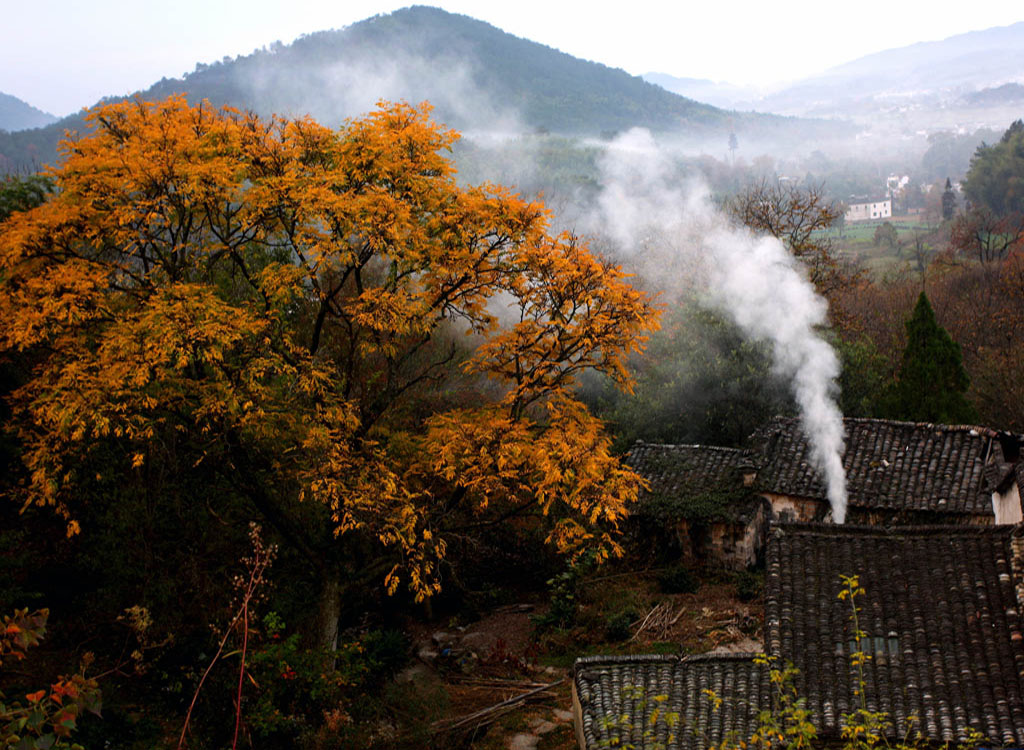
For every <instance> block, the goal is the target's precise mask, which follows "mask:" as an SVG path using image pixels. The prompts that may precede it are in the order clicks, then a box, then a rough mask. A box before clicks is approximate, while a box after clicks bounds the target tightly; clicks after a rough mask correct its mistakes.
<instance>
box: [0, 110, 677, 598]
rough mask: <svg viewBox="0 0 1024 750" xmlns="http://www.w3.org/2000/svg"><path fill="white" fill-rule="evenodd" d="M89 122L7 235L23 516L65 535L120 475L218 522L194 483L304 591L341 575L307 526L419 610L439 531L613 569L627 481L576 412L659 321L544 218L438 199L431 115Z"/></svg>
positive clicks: (531, 207) (498, 202)
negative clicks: (472, 529)
mask: <svg viewBox="0 0 1024 750" xmlns="http://www.w3.org/2000/svg"><path fill="white" fill-rule="evenodd" d="M88 122H89V123H90V125H91V127H92V130H91V132H89V133H88V134H85V135H82V136H80V137H76V138H72V139H71V140H67V141H65V142H64V143H63V144H62V147H61V152H62V157H63V160H62V163H61V165H60V166H59V167H58V168H56V169H53V170H52V171H51V175H50V176H51V177H52V179H53V180H54V181H55V183H56V185H57V192H56V194H55V195H54V196H52V197H51V198H50V199H49V200H48V201H46V202H45V203H44V204H43V205H41V206H39V207H38V208H35V209H33V210H30V211H26V212H19V213H15V214H14V215H13V216H12V217H11V218H10V219H8V220H7V221H6V222H4V223H3V224H2V225H0V289H2V293H0V321H2V323H0V353H2V354H3V355H4V356H7V357H11V356H18V357H21V358H24V360H25V361H27V362H28V363H29V365H30V366H29V370H28V372H27V373H26V376H25V378H24V381H23V383H22V384H21V385H20V386H19V387H18V388H17V389H16V390H14V391H13V392H12V394H11V395H10V401H11V403H12V404H13V406H14V417H13V418H12V425H13V429H14V431H15V433H16V436H17V440H18V441H19V444H20V451H21V454H20V455H21V459H22V462H23V464H24V480H23V482H22V483H21V486H20V488H19V495H20V497H21V500H22V502H23V503H24V504H25V506H29V505H42V506H50V507H52V508H54V509H56V511H57V512H58V513H60V514H61V515H62V516H63V517H64V518H65V519H66V520H67V531H68V534H69V535H73V534H76V533H78V532H80V531H81V529H80V526H79V521H78V512H79V510H80V509H81V508H82V507H83V505H84V504H87V503H90V502H91V503H96V502H99V501H100V500H101V499H102V500H104V501H111V500H110V499H111V498H114V497H116V494H117V493H116V492H115V491H114V489H115V488H116V487H117V486H118V485H119V484H120V483H122V482H123V481H124V478H125V477H145V478H146V482H147V490H146V491H147V492H149V493H151V494H154V495H156V496H157V499H159V493H158V492H157V491H156V489H155V488H156V487H158V486H162V485H159V483H158V482H157V478H160V479H159V481H160V482H163V483H164V484H166V485H172V484H173V485H174V486H175V487H176V488H177V489H176V492H177V493H178V495H179V496H180V495H181V494H182V493H184V494H185V501H187V502H188V501H190V502H195V503H200V502H205V503H213V504H216V502H217V498H216V497H209V496H207V497H203V496H202V494H203V493H202V489H201V488H202V487H203V485H204V482H206V481H214V480H215V481H217V482H218V483H220V484H221V485H223V486H226V487H229V488H231V490H232V491H233V492H235V493H236V494H237V495H238V496H239V497H241V498H244V500H245V502H247V503H249V504H250V507H251V508H252V509H253V512H254V513H255V514H256V515H257V516H261V517H262V518H263V519H264V520H265V521H266V522H268V523H270V524H271V525H272V526H273V527H274V528H276V529H277V531H278V532H279V534H280V535H281V536H282V538H284V539H285V540H286V541H288V542H289V543H290V544H291V545H292V546H293V547H294V548H295V549H297V550H300V551H301V552H302V553H304V554H305V555H306V556H307V557H308V559H309V562H310V564H311V565H313V566H314V567H316V568H317V569H318V570H319V572H320V574H321V575H323V576H326V577H332V576H334V577H337V576H340V575H342V568H341V567H340V566H341V564H342V563H341V562H337V561H343V560H345V559H346V555H338V554H334V555H329V556H324V555H323V554H321V548H318V547H317V546H316V545H317V544H320V543H321V542H322V538H323V534H322V533H321V532H322V531H323V530H322V529H315V528H313V529H311V528H310V527H309V525H308V520H309V518H310V516H314V517H317V518H319V516H318V515H317V514H318V513H320V515H323V516H324V519H327V518H328V517H329V524H330V527H331V528H330V532H331V533H330V534H328V536H332V535H333V537H334V538H335V541H334V545H335V546H336V547H341V548H343V549H347V550H348V551H349V552H351V551H352V550H356V549H358V550H360V555H361V557H358V556H357V559H354V560H352V561H350V562H349V563H348V564H351V565H355V564H360V563H361V564H364V565H365V564H368V563H367V555H369V560H373V561H376V563H375V564H374V565H373V566H371V569H372V570H379V576H380V577H381V578H384V579H386V585H387V588H388V589H389V591H392V592H393V591H395V590H396V589H397V587H398V586H399V585H400V581H403V582H404V584H405V585H408V586H409V588H410V589H411V590H412V591H413V592H414V594H415V595H416V596H417V598H422V597H426V596H429V595H430V594H432V593H433V592H435V591H437V589H438V585H439V584H438V578H437V570H438V568H437V565H438V561H439V560H440V559H441V558H443V556H444V554H445V549H446V529H447V528H448V526H449V525H451V524H452V523H453V520H452V519H454V518H466V517H470V518H477V519H489V518H490V519H501V518H504V517H506V516H511V515H515V514H517V513H522V512H527V511H530V512H533V513H534V515H535V516H536V517H537V519H538V523H541V524H546V526H547V531H546V532H545V533H546V535H547V538H548V540H549V541H550V542H551V543H552V544H553V545H555V546H556V547H557V548H558V549H559V550H561V551H564V552H572V551H575V550H579V549H581V548H582V547H584V546H592V547H596V548H599V549H601V550H602V554H607V553H608V552H609V551H611V550H614V549H616V543H615V540H614V534H613V532H614V529H615V527H616V525H617V523H618V521H619V519H620V518H621V517H622V516H623V515H624V513H625V512H626V507H627V505H628V503H629V502H630V501H631V500H633V499H634V498H635V496H636V493H637V490H638V481H639V480H638V478H637V477H636V475H635V474H633V473H632V472H631V471H629V470H628V469H626V468H625V467H623V466H621V465H620V464H619V462H618V460H617V459H616V458H615V457H613V456H612V455H611V453H610V440H609V439H608V437H607V436H606V435H605V433H604V431H603V428H602V425H601V423H600V422H599V421H597V420H596V419H594V418H593V417H592V416H591V415H590V414H589V413H588V412H587V410H586V408H585V407H584V406H583V405H582V404H581V403H580V402H578V401H577V400H576V399H574V398H573V396H572V391H571V386H572V385H573V383H574V382H575V379H576V377H577V375H578V374H579V373H580V372H582V371H583V370H586V369H595V370H598V371H601V372H604V373H606V374H607V375H609V376H610V377H611V378H613V379H614V380H615V381H616V382H617V383H619V384H620V385H621V386H622V387H625V388H629V387H630V382H629V376H628V375H627V372H626V370H625V367H624V360H625V358H626V357H627V356H628V355H629V354H630V353H631V352H636V351H638V350H639V349H640V348H641V347H642V345H643V341H644V337H645V333H646V332H647V331H650V330H652V329H653V328H655V327H656V325H657V323H656V319H657V311H656V309H655V308H654V307H653V305H652V303H651V301H650V300H649V299H648V298H646V297H645V296H644V295H643V294H642V293H640V292H639V291H637V290H635V289H634V288H633V287H632V286H630V285H629V283H628V282H627V279H626V278H625V277H624V274H623V273H622V271H621V270H619V269H618V268H617V267H615V266H614V265H612V264H610V263H609V262H606V261H604V260H602V259H600V258H598V257H596V256H594V255H593V254H592V253H591V252H589V250H588V249H587V247H586V245H585V243H583V242H582V241H580V240H579V239H578V238H576V237H573V236H570V235H558V236H552V235H550V234H549V233H548V232H547V222H548V216H547V213H546V212H545V210H544V208H543V207H542V206H541V205H539V204H537V203H530V202H526V201H523V200H521V199H520V198H519V197H517V196H516V195H513V194H512V193H511V192H509V191H508V190H507V189H504V188H501V187H496V186H483V187H467V188H461V187H459V186H457V185H456V182H455V178H454V168H453V167H452V164H451V162H450V161H449V159H448V158H447V157H446V156H445V154H444V152H445V151H446V150H448V149H449V148H450V146H451V145H452V143H453V142H454V141H455V139H456V138H457V135H456V134H455V133H454V132H452V131H449V130H445V129H443V128H441V127H439V126H437V125H435V124H433V123H432V122H431V121H430V118H429V106H427V105H421V106H410V105H406V104H393V105H382V106H381V108H379V109H378V110H376V111H374V112H372V113H371V114H369V115H367V116H365V117H363V118H360V119H356V120H353V121H349V122H347V123H346V124H345V126H344V127H342V128H341V129H339V130H332V129H329V128H326V127H322V126H320V125H318V124H317V123H315V122H313V121H311V120H309V119H298V120H287V119H281V118H276V117H275V118H270V119H262V118H260V117H257V116H255V115H253V114H246V113H240V112H237V111H234V110H230V109H224V110H216V109H213V108H211V107H210V106H209V105H208V104H200V105H196V106H190V105H189V104H188V103H187V102H186V101H185V99H184V98H183V97H172V98H170V99H167V100H166V101H163V102H159V103H146V102H142V101H127V102H119V103H114V104H110V105H107V106H103V107H100V108H98V109H96V110H94V111H93V112H91V113H90V114H89V116H88ZM211 494H213V493H211ZM180 500H181V498H180V497H178V501H180ZM302 501H305V502H302ZM317 508H319V509H321V510H320V511H317V510H316V509H317ZM304 524H306V525H304ZM346 545H347V546H346ZM367 550H368V551H367ZM335 563H337V565H335ZM332 565H335V567H333V568H332V567H331V566H332Z"/></svg>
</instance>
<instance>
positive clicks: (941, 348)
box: [888, 292, 977, 424]
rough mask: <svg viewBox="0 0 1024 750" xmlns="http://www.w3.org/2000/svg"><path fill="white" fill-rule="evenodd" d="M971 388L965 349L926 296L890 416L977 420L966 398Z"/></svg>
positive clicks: (910, 328)
mask: <svg viewBox="0 0 1024 750" xmlns="http://www.w3.org/2000/svg"><path fill="white" fill-rule="evenodd" d="M970 384H971V380H970V378H969V377H968V376H967V372H966V371H965V370H964V367H963V359H962V356H961V353H960V345H959V344H957V343H956V342H955V341H953V339H952V338H951V337H950V335H949V333H948V332H947V331H946V329H945V328H943V327H942V326H940V325H939V323H938V321H936V320H935V313H934V312H933V311H932V306H931V304H930V303H929V302H928V297H927V295H925V293H924V292H921V296H920V297H918V298H917V305H916V306H915V307H914V314H913V315H912V316H911V318H910V320H908V321H907V348H906V349H905V350H904V351H903V364H902V365H901V366H900V371H899V374H898V376H897V379H896V382H895V384H894V385H893V388H892V390H891V392H890V398H889V399H888V401H889V408H888V411H889V414H890V416H892V417H894V418H896V419H908V420H912V421H915V422H938V423H944V424H962V423H970V422H973V421H975V420H976V419H977V413H976V412H975V410H974V407H973V406H971V404H970V403H969V402H968V401H967V398H966V396H965V394H966V393H967V389H968V387H969V386H970Z"/></svg>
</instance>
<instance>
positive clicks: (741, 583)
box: [736, 570, 764, 602]
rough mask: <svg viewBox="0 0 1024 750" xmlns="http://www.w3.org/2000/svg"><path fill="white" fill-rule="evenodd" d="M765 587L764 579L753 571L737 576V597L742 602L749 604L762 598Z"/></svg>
mask: <svg viewBox="0 0 1024 750" xmlns="http://www.w3.org/2000/svg"><path fill="white" fill-rule="evenodd" d="M763 586H764V579H763V577H762V576H760V575H758V574H757V573H754V572H753V571H750V570H745V571H743V572H742V573H739V574H738V575H737V576H736V596H737V598H738V599H739V600H740V601H741V602H749V601H751V600H753V599H756V598H757V597H759V596H761V590H762V588H763Z"/></svg>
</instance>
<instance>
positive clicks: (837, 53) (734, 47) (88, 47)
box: [0, 0, 1024, 116]
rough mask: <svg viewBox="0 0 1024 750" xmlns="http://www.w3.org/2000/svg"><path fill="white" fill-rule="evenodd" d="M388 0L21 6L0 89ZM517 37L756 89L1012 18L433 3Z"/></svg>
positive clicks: (122, 79)
mask: <svg viewBox="0 0 1024 750" xmlns="http://www.w3.org/2000/svg"><path fill="white" fill-rule="evenodd" d="M409 4H410V3H409V2H408V1H406V2H390V1H389V0H341V1H340V2H339V0H288V1H287V2H282V0H176V1H175V2H173V3H170V2H140V0H91V2H88V3H85V2H80V1H79V0H21V1H20V2H11V3H9V4H7V5H8V7H6V8H4V10H3V11H2V13H0V18H3V25H4V33H3V35H2V38H3V42H2V43H0V92H3V93H6V94H12V95H14V96H16V97H18V98H19V99H23V100H24V101H27V102H28V103H30V104H32V105H33V106H36V107H39V108H40V109H43V110H45V111H47V112H50V113H52V114H55V115H59V116H63V115H66V114H69V113H71V112H74V111H77V110H78V109H80V108H81V107H85V106H91V105H92V104H95V103H96V102H97V101H98V100H99V99H100V98H101V97H103V96H117V95H124V94H129V93H132V92H134V91H138V90H140V89H144V88H147V87H148V86H149V85H150V84H152V83H155V82H156V81H158V80H160V79H161V78H163V77H168V78H173V77H180V76H181V75H183V74H184V73H186V72H189V71H191V70H193V69H194V68H195V64H196V63H197V62H203V63H211V62H214V61H216V60H220V59H221V58H223V57H225V56H230V57H234V56H237V55H240V54H248V53H250V52H252V51H253V50H254V49H256V48H259V47H262V46H264V45H267V44H270V43H271V42H274V41H276V40H280V41H282V42H285V43H288V42H291V41H292V40H293V39H295V38H296V37H298V36H300V35H302V34H305V33H311V32H314V31H322V30H325V29H331V28H342V27H344V26H348V25H350V24H352V23H355V22H357V21H360V20H362V19H364V18H368V17H370V16H373V15H376V14H378V13H388V12H391V11H393V10H396V9H398V8H402V7H405V6H407V5H409ZM422 4H428V5H435V6H437V7H442V8H444V9H445V10H448V11H450V12H452V13H462V14H465V15H468V16H472V17H474V18H477V19H480V20H482V21H487V22H488V23H491V24H493V25H495V26H497V27H499V28H501V29H503V30H505V31H507V32H509V33H512V34H515V35H516V36H520V37H525V38H527V39H530V40H533V41H536V42H541V43H543V44H547V45H549V46H551V47H555V48H557V49H560V50H562V51H563V52H567V53H569V54H571V55H575V56H576V57H582V58H584V59H587V60H594V61H596V62H601V63H604V64H605V65H610V66H612V67H616V68H622V69H624V70H626V71H627V72H629V73H631V74H633V75H642V74H644V73H649V72H658V73H668V74H670V75H675V76H680V77H692V78H709V79H711V80H715V81H722V82H729V83H734V84H741V85H753V86H759V87H762V88H768V87H771V86H773V85H778V84H782V83H785V82H787V81H794V80H797V79H800V78H804V77H807V76H810V75H814V74H816V73H820V72H822V71H824V70H826V69H827V68H829V67H832V66H834V65H839V64H841V63H844V62H848V61H850V60H853V59H856V58H858V57H861V56H863V55H866V54H870V53H872V52H878V51H881V50H883V49H890V48H892V47H901V46H905V45H908V44H913V43H915V42H920V41H933V40H939V39H944V38H946V37H949V36H952V35H954V34H959V33H963V32H966V31H974V30H979V29H986V28H990V27H992V26H1005V25H1009V24H1011V23H1016V22H1018V21H1021V20H1024V6H1021V5H1020V4H1019V3H1014V2H1009V1H1008V0H974V2H971V3H955V4H946V3H940V2H936V0H901V1H900V2H895V3H882V4H874V5H871V4H868V5H864V4H858V3H841V2H823V1H822V0H777V1H776V2H774V3H768V2H764V0H756V1H755V0H729V1H727V2H721V1H719V2H715V1H713V0H712V1H711V2H708V1H707V0H695V1H692V2H687V1H686V0H675V2H673V1H672V0H631V1H630V2H626V3H623V2H618V3H611V2H609V3H605V4H601V3H598V2H594V0H588V1H587V2H577V1H574V2H563V1H562V0H516V1H515V2H491V0H476V1H475V2H473V1H472V0H437V1H436V2H424V3H422Z"/></svg>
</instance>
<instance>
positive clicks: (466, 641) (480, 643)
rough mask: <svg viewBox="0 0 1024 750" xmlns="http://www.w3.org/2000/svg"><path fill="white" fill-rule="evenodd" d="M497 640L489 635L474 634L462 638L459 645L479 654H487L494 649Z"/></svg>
mask: <svg viewBox="0 0 1024 750" xmlns="http://www.w3.org/2000/svg"><path fill="white" fill-rule="evenodd" d="M494 644H495V638H494V636H492V635H490V634H489V633H479V632H472V633H466V634H465V635H464V636H462V640H461V641H460V642H459V645H460V646H461V647H462V648H465V649H469V650H470V651H476V652H477V653H478V654H486V653H488V652H490V651H492V650H493V649H494Z"/></svg>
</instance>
